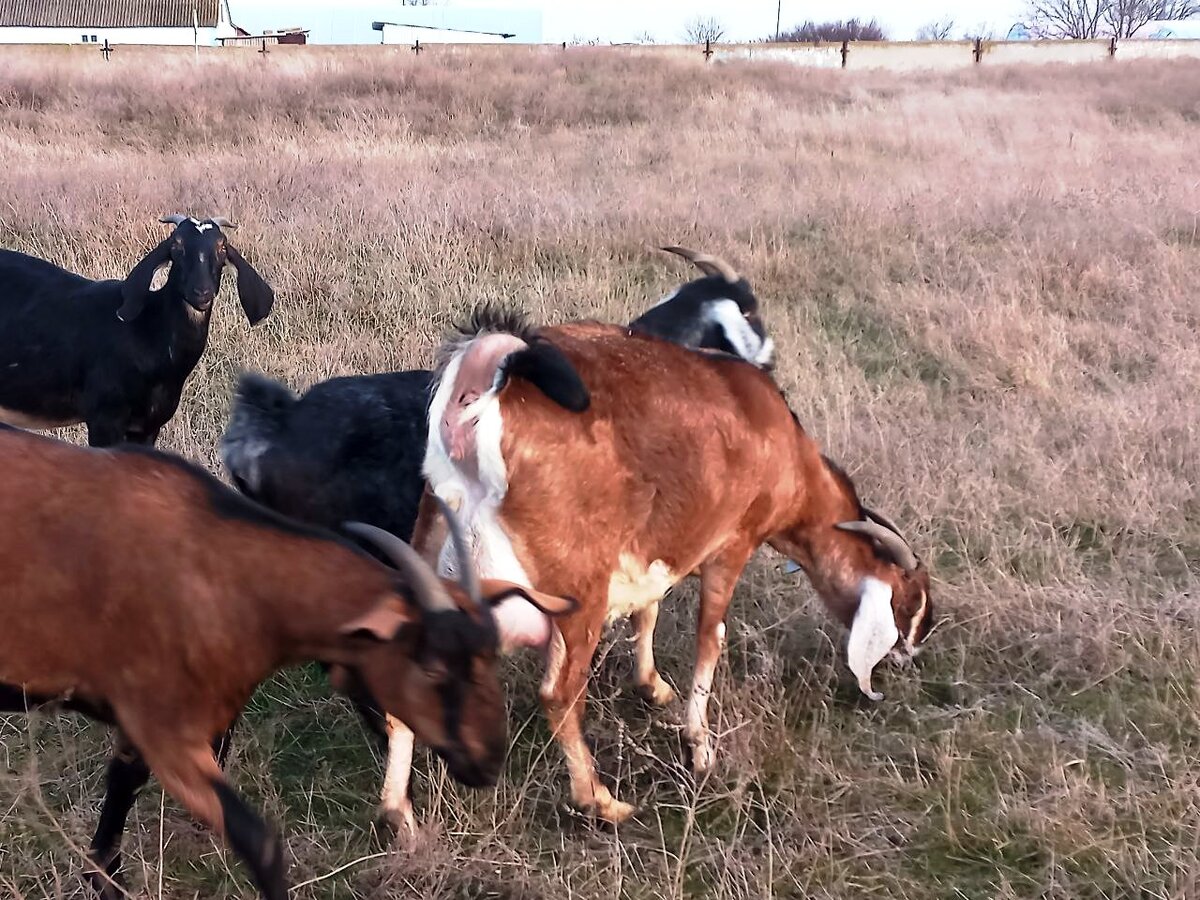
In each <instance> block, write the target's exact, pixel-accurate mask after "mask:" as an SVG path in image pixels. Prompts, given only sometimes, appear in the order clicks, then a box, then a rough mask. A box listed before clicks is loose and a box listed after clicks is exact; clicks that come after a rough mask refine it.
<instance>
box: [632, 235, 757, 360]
mask: <svg viewBox="0 0 1200 900" xmlns="http://www.w3.org/2000/svg"><path fill="white" fill-rule="evenodd" d="M663 249H664V250H666V251H668V252H670V253H677V254H678V255H680V256H682V257H683V258H684V259H686V260H688V261H689V262H692V263H694V264H695V265H696V267H697V268H698V269H699V270H700V271H701V272H703V273H704V275H705V277H704V278H697V279H695V280H694V281H689V282H688V283H687V284H685V285H683V286H681V287H680V288H678V289H677V290H675V291H674V292H672V293H670V294H668V295H667V296H666V297H664V298H663V299H662V300H660V301H659V302H658V303H657V304H655V305H654V306H653V307H651V308H650V309H648V310H647V311H646V312H645V313H643V314H642V315H641V316H639V317H638V318H636V319H634V320H633V321H632V322H630V323H629V327H630V329H632V330H633V331H638V332H641V333H642V334H652V335H654V336H655V337H660V338H662V339H663V340H667V341H671V342H673V343H676V344H683V345H684V346H685V347H706V348H709V349H713V350H723V351H725V352H726V353H732V354H733V355H735V356H740V357H741V358H742V359H744V360H746V361H748V362H752V363H754V364H755V365H756V366H759V367H760V368H763V369H770V368H771V362H772V356H773V355H774V351H775V345H774V342H773V341H772V340H771V339H770V338H769V337H767V331H766V328H765V327H764V326H763V322H762V318H761V317H760V316H759V314H758V298H757V297H755V296H754V291H752V290H751V289H750V282H748V281H747V280H746V279H745V278H743V277H742V276H740V275H739V274H738V273H737V270H736V269H734V268H733V266H731V265H729V263H727V262H725V260H723V259H721V258H720V257H717V256H709V255H708V254H706V253H697V252H696V251H694V250H688V249H686V248H685V247H663Z"/></svg>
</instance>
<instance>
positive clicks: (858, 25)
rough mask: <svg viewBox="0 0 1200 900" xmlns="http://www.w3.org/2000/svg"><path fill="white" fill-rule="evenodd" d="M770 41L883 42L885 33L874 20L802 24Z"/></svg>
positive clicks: (885, 36)
mask: <svg viewBox="0 0 1200 900" xmlns="http://www.w3.org/2000/svg"><path fill="white" fill-rule="evenodd" d="M770 40H779V41H788V42H790V43H810V44H815V43H817V42H819V41H828V42H836V43H839V44H840V43H841V42H842V41H883V40H887V33H886V32H885V31H884V30H883V27H882V26H881V25H880V24H879V23H878V22H877V21H875V20H874V19H869V20H867V21H865V22H864V21H863V20H861V19H847V20H846V21H844V22H842V21H836V22H813V21H808V22H803V23H801V24H800V25H797V26H796V27H795V28H792V29H790V30H788V31H781V32H780V33H779V37H778V38H776V37H775V36H774V35H772V36H771V38H770Z"/></svg>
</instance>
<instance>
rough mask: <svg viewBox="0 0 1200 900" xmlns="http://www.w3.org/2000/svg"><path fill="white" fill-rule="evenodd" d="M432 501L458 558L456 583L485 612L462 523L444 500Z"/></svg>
mask: <svg viewBox="0 0 1200 900" xmlns="http://www.w3.org/2000/svg"><path fill="white" fill-rule="evenodd" d="M433 499H434V500H436V501H437V505H438V508H439V509H440V510H441V511H442V515H443V516H444V517H445V519H446V524H447V525H448V526H449V528H450V540H451V541H453V542H454V555H455V556H457V557H458V583H459V584H461V585H462V588H463V590H464V591H466V592H467V596H468V597H470V598H471V602H472V603H474V604H475V606H477V607H478V608H479V609H480V610H481V611H485V610H487V604H485V603H484V602H483V591H482V590H481V589H480V587H479V573H478V572H476V571H475V562H474V560H472V559H471V550H470V545H469V544H468V543H467V534H466V531H464V530H463V527H462V522H460V521H459V519H458V516H456V515H455V514H454V510H452V509H451V508H450V506H449V504H447V503H446V501H445V500H443V499H442V498H441V497H439V496H438V495H437V494H434V495H433Z"/></svg>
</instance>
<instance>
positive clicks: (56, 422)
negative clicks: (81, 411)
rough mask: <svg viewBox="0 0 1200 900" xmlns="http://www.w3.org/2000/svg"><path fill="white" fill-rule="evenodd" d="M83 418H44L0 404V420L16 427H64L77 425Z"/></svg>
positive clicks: (39, 428)
mask: <svg viewBox="0 0 1200 900" xmlns="http://www.w3.org/2000/svg"><path fill="white" fill-rule="evenodd" d="M82 421H83V419H44V418H42V417H40V416H33V415H30V414H28V413H23V412H21V411H20V410H16V409H9V408H8V407H5V406H0V422H3V423H4V424H5V425H15V426H16V427H17V428H34V429H38V430H41V429H44V428H64V427H66V426H67V425H78V424H79V423H80V422H82Z"/></svg>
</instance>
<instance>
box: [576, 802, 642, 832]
mask: <svg viewBox="0 0 1200 900" xmlns="http://www.w3.org/2000/svg"><path fill="white" fill-rule="evenodd" d="M587 811H588V812H589V813H591V814H592V815H593V816H595V817H596V818H597V819H599V820H600V821H601V822H603V823H605V824H608V825H620V824H621V823H622V822H624V821H626V820H628V819H629V818H630V817H632V816H633V814H634V813H636V812H637V807H636V806H634V805H633V804H632V803H624V802H622V801H620V800H617V799H616V798H615V797H612V796H610V797H608V798H606V799H604V800H597V801H596V802H595V803H593V804H591V805H590V806H589V807H588V809H587Z"/></svg>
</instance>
